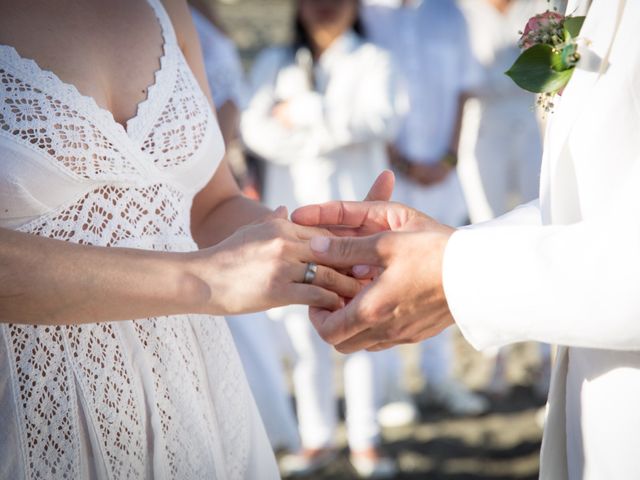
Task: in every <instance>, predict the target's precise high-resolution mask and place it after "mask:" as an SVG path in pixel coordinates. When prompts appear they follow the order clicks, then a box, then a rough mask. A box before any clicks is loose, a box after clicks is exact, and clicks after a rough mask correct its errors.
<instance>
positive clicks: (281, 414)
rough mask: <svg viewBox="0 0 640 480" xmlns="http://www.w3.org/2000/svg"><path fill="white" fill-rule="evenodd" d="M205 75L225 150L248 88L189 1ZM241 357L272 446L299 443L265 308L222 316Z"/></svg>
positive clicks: (231, 55)
mask: <svg viewBox="0 0 640 480" xmlns="http://www.w3.org/2000/svg"><path fill="white" fill-rule="evenodd" d="M190 10H191V16H192V18H193V24H194V26H195V27H196V31H197V33H198V37H199V40H200V44H201V46H202V56H203V60H204V67H205V73H206V75H207V81H208V83H209V87H210V88H211V94H212V97H213V102H214V104H215V107H216V109H217V114H218V122H219V123H220V130H221V131H222V134H223V138H224V140H225V145H226V147H227V151H229V149H230V148H233V147H234V145H236V144H237V140H238V136H239V122H240V111H241V110H242V109H243V108H244V107H245V105H246V103H247V101H248V98H247V97H248V93H249V92H248V88H247V85H246V82H245V79H244V75H243V72H242V65H241V63H240V57H239V55H238V51H237V50H236V47H235V45H234V43H233V41H232V40H231V39H230V38H229V37H227V35H226V34H225V33H224V32H223V30H222V29H221V26H220V25H219V23H218V19H217V18H216V16H215V12H214V11H213V10H211V8H208V7H207V6H206V5H203V4H202V2H200V1H195V2H194V1H191V9H190ZM226 321H227V324H228V325H229V330H230V331H231V335H232V336H233V340H234V343H235V345H236V348H237V349H238V353H239V355H240V360H241V361H242V365H243V367H244V371H245V373H246V375H247V380H248V381H249V386H250V387H251V391H252V393H253V396H254V398H255V400H256V404H257V406H258V410H259V412H260V416H261V417H262V421H263V423H264V426H265V430H266V431H267V436H268V437H269V442H270V443H271V447H272V448H273V449H274V451H278V450H281V449H289V450H295V449H297V448H299V447H300V438H299V435H298V431H297V426H296V419H295V414H294V412H293V408H292V405H291V402H290V401H289V394H288V391H287V386H286V379H285V376H284V371H283V366H282V363H281V352H280V349H279V348H278V346H279V342H278V339H279V338H280V335H279V333H280V332H279V331H278V330H279V329H280V328H281V327H280V325H278V324H276V323H275V322H272V321H271V320H270V319H269V318H268V317H267V316H266V314H265V313H263V312H258V313H252V314H247V315H235V316H232V315H230V316H228V317H226Z"/></svg>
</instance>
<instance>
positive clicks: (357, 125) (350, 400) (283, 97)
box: [241, 0, 401, 478]
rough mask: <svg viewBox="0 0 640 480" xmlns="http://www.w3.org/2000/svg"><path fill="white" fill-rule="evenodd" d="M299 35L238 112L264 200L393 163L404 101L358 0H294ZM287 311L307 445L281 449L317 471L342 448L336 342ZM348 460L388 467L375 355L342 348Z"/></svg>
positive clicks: (309, 195) (272, 53)
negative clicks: (259, 164) (389, 152)
mask: <svg viewBox="0 0 640 480" xmlns="http://www.w3.org/2000/svg"><path fill="white" fill-rule="evenodd" d="M296 5H297V13H296V17H295V39H294V41H293V43H292V44H291V45H288V46H285V47H276V48H270V49H268V50H266V51H265V52H263V53H262V54H261V55H260V57H259V58H258V59H257V61H256V63H255V66H254V69H253V72H252V85H253V88H254V95H253V98H252V100H251V102H250V105H249V108H248V110H247V111H246V112H245V113H244V115H243V118H242V123H241V129H242V135H243V139H244V141H245V143H246V145H247V147H248V148H249V149H250V150H251V151H253V152H254V153H255V154H258V155H259V156H261V157H262V158H264V159H265V160H266V161H267V168H266V179H265V190H264V195H265V201H266V203H267V204H268V205H280V204H284V205H287V206H290V207H295V206H299V205H304V204H306V203H309V202H317V201H325V200H329V199H332V198H341V199H358V198H362V196H363V195H364V194H365V192H366V190H367V187H368V185H369V184H370V183H371V181H372V179H373V178H374V176H375V175H376V173H377V172H379V171H380V170H381V169H384V168H385V165H386V163H387V157H386V151H385V145H386V143H387V142H388V141H390V140H391V139H392V138H393V135H394V132H395V130H396V124H397V117H398V111H399V108H401V105H400V104H401V102H400V100H399V97H400V94H399V89H398V86H397V84H396V83H397V82H396V78H395V75H394V73H393V69H392V67H391V65H390V62H389V58H388V56H387V54H386V53H384V52H383V51H381V50H380V49H378V48H377V47H375V46H373V45H372V44H370V43H368V42H367V41H366V40H365V38H364V35H363V30H362V25H361V23H360V20H359V14H358V2H357V0H298V2H297V4H296ZM270 314H271V316H272V317H273V318H279V319H282V320H283V321H284V323H285V325H286V328H287V330H288V332H289V334H290V337H291V340H292V343H293V345H294V348H295V350H296V353H297V359H296V362H295V365H294V375H293V380H294V388H295V395H296V402H297V411H298V418H299V425H300V434H301V437H302V445H303V449H302V451H300V452H297V453H295V454H292V455H289V456H287V457H285V458H283V461H282V462H281V467H282V470H283V472H284V473H285V474H302V473H310V472H312V471H315V470H318V469H319V468H321V467H323V466H324V465H326V464H327V463H328V462H330V461H331V460H332V459H333V458H335V448H334V446H335V440H336V439H335V433H336V432H335V428H336V422H337V410H336V398H335V391H334V380H333V362H332V358H331V351H330V349H329V348H328V346H327V345H326V344H325V343H324V342H323V341H322V340H321V339H320V337H319V336H318V335H317V333H316V332H315V330H314V329H313V327H312V325H311V324H310V322H309V320H308V313H307V309H306V308H304V307H287V308H284V309H279V310H277V311H272V312H270ZM344 362H345V366H344V385H345V399H346V410H347V411H346V416H347V418H346V423H347V436H348V443H349V447H350V450H351V455H350V459H351V462H352V464H353V466H354V467H355V469H356V470H357V471H358V473H359V474H360V475H361V476H363V477H376V478H385V477H389V476H393V474H394V473H395V466H394V463H393V462H392V461H391V459H389V458H387V457H384V456H383V455H382V454H381V452H380V450H379V444H380V428H379V425H378V424H377V421H376V409H377V399H376V397H377V394H376V370H377V369H378V368H379V367H378V365H377V363H376V356H375V355H374V354H371V353H368V352H360V353H358V354H356V355H352V356H348V357H346V358H345V359H344Z"/></svg>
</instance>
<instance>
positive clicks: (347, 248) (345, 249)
mask: <svg viewBox="0 0 640 480" xmlns="http://www.w3.org/2000/svg"><path fill="white" fill-rule="evenodd" d="M333 243H334V244H336V245H337V250H338V255H339V256H340V257H341V258H349V257H351V255H352V253H353V242H352V241H351V240H350V239H348V238H345V239H342V240H340V241H337V242H336V241H334V242H333Z"/></svg>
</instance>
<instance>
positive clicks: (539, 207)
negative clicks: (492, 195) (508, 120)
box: [444, 0, 640, 480]
mask: <svg viewBox="0 0 640 480" xmlns="http://www.w3.org/2000/svg"><path fill="white" fill-rule="evenodd" d="M576 3H577V2H570V4H569V6H568V7H567V11H568V12H572V11H574V10H575V8H576ZM639 26H640V1H638V0H595V1H594V2H593V3H592V5H591V8H590V10H589V13H588V15H587V19H586V22H585V24H584V26H583V30H582V32H581V37H582V38H584V39H586V41H588V42H589V43H590V45H589V46H586V45H582V46H581V47H580V51H581V52H582V60H581V62H580V65H579V66H578V68H577V69H576V71H575V73H574V75H573V78H572V79H571V81H570V83H569V85H568V86H567V88H566V90H565V92H564V94H563V95H562V99H561V101H560V103H559V104H558V105H557V106H556V109H555V113H554V114H553V115H552V118H550V122H549V124H548V128H547V132H546V139H545V150H544V155H543V165H542V172H541V187H540V201H539V204H535V203H534V204H530V205H527V206H525V207H521V208H520V209H517V210H516V211H514V212H512V213H510V214H507V215H506V216H505V217H502V218H500V219H497V220H495V221H493V222H489V223H486V224H481V225H480V226H478V227H477V228H473V229H467V230H461V231H458V232H456V233H455V234H454V235H453V236H452V238H451V241H450V242H449V245H448V246H447V250H446V252H445V259H444V286H445V292H446V295H447V300H448V302H449V306H450V308H451V311H452V312H453V315H454V318H455V319H456V322H457V323H458V325H459V326H460V328H461V330H462V332H463V334H464V335H465V337H466V338H467V340H468V341H469V342H471V343H472V344H473V345H474V346H475V347H476V348H486V347H489V346H500V345H504V344H507V343H513V342H518V341H523V340H538V341H542V342H549V343H557V344H559V345H561V346H563V347H562V348H561V349H560V350H559V355H558V361H557V364H556V368H555V372H554V375H553V378H552V387H551V392H550V395H549V405H548V407H549V413H548V417H547V424H546V430H545V435H544V440H543V446H542V459H541V472H540V477H541V478H544V479H554V480H555V479H563V478H590V479H591V478H592V479H602V478H616V479H620V478H640V40H639V38H638V35H639V32H640V30H639Z"/></svg>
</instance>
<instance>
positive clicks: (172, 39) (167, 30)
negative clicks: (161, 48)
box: [147, 0, 178, 47]
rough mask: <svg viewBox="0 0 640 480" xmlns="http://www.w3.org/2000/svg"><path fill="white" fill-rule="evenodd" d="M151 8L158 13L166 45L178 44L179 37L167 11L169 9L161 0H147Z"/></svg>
mask: <svg viewBox="0 0 640 480" xmlns="http://www.w3.org/2000/svg"><path fill="white" fill-rule="evenodd" d="M147 2H148V3H149V5H151V8H153V11H154V12H155V14H156V17H157V18H158V22H160V28H161V29H162V37H163V39H164V44H165V47H166V46H177V45H178V38H177V37H176V32H175V30H174V29H173V23H172V22H171V17H169V14H168V13H167V10H166V9H165V8H164V5H162V1H161V0H147Z"/></svg>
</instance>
